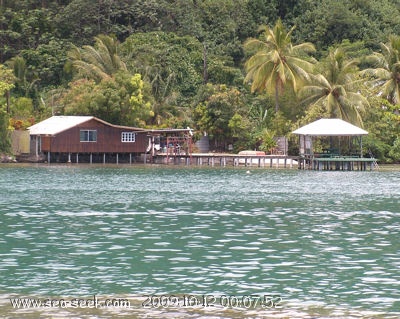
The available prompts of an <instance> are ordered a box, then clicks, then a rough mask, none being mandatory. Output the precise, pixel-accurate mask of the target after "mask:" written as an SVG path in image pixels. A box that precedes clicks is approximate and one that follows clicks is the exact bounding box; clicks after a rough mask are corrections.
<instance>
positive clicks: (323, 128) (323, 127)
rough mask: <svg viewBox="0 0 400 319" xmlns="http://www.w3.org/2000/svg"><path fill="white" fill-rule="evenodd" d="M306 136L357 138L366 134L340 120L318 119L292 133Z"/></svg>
mask: <svg viewBox="0 0 400 319" xmlns="http://www.w3.org/2000/svg"><path fill="white" fill-rule="evenodd" d="M292 133H293V134H298V135H308V136H359V135H367V134H368V132H367V131H365V130H363V129H361V128H359V127H358V126H355V125H353V124H350V123H348V122H346V121H343V120H341V119H320V120H317V121H315V122H312V123H310V124H308V125H305V126H302V127H300V128H298V129H297V130H295V131H293V132H292Z"/></svg>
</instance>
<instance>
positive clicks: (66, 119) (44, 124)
mask: <svg viewBox="0 0 400 319" xmlns="http://www.w3.org/2000/svg"><path fill="white" fill-rule="evenodd" d="M90 120H95V121H97V122H100V123H103V124H104V125H107V126H112V127H116V128H123V129H126V130H132V131H138V132H143V131H144V130H143V129H141V128H136V127H130V126H121V125H114V124H111V123H108V122H106V121H103V120H101V119H99V118H97V117H94V116H52V117H50V118H48V119H46V120H44V121H41V122H39V123H37V124H34V125H32V126H30V127H28V130H29V134H30V135H43V136H54V135H57V134H59V133H61V132H64V131H66V130H68V129H70V128H72V127H75V126H77V125H80V124H83V123H85V122H88V121H90Z"/></svg>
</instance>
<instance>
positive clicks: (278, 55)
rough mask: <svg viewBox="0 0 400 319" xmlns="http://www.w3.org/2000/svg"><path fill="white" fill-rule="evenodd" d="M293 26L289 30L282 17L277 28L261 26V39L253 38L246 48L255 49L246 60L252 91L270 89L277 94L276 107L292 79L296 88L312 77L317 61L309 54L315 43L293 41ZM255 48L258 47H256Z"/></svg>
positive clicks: (276, 107) (246, 79) (247, 77)
mask: <svg viewBox="0 0 400 319" xmlns="http://www.w3.org/2000/svg"><path fill="white" fill-rule="evenodd" d="M293 30H294V27H292V28H291V29H290V30H289V32H286V29H285V27H284V26H283V24H282V21H281V20H280V19H279V20H278V21H277V22H276V24H275V26H274V28H273V29H271V28H268V27H261V28H260V31H262V32H263V33H262V34H261V39H249V40H247V41H246V43H245V48H246V49H250V50H255V53H254V55H252V56H251V57H250V58H249V59H248V60H247V61H246V64H245V67H246V71H247V75H246V77H245V81H246V82H251V91H252V92H254V91H257V92H263V91H266V92H268V93H270V94H274V96H275V111H278V110H279V94H280V93H281V92H282V91H283V89H284V87H285V85H286V84H287V83H289V84H290V85H291V87H292V88H293V89H294V91H295V92H296V91H297V90H298V89H299V87H301V85H302V83H303V80H305V79H308V77H309V72H310V71H311V70H312V66H313V64H312V63H311V62H309V61H306V60H305V59H304V58H305V56H306V55H305V54H308V53H311V52H314V51H315V48H314V45H312V44H311V43H302V44H299V45H292V42H291V38H290V37H291V34H292V32H293ZM253 52H254V51H253Z"/></svg>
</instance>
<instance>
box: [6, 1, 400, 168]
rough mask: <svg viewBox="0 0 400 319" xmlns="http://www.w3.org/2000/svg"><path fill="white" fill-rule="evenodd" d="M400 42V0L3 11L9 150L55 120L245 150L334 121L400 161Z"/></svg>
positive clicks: (22, 5) (35, 5)
mask: <svg viewBox="0 0 400 319" xmlns="http://www.w3.org/2000/svg"><path fill="white" fill-rule="evenodd" d="M399 35H400V7H399V5H398V2H397V1H394V0H382V1H379V2H376V1H374V0H362V1H360V0H343V1H340V2H338V1H336V0H322V1H320V0H319V1H316V0H296V1H294V0H290V1H279V0H143V1H130V0H129V1H128V0H118V1H117V0H99V1H91V0H41V1H37V0H0V43H1V45H0V65H1V68H0V109H1V110H0V111H1V114H3V115H2V116H1V117H0V122H1V123H0V130H1V131H2V132H0V135H1V140H2V142H1V144H0V151H6V150H7V148H8V147H9V143H8V142H7V141H6V139H7V138H6V137H7V136H8V134H7V130H8V128H9V126H10V125H11V126H13V127H14V128H21V127H26V126H27V125H29V123H31V122H32V118H35V119H36V120H37V121H38V120H41V119H43V118H46V117H48V116H50V115H52V114H82V115H83V114H85V115H86V114H90V115H95V116H98V117H100V118H102V119H103V120H106V121H109V122H111V123H115V124H123V125H136V126H149V127H186V126H190V127H192V128H195V129H196V131H197V132H198V133H199V134H198V135H201V133H202V132H207V133H208V135H209V136H210V137H211V138H212V140H213V143H212V144H211V145H212V146H213V147H215V148H216V149H219V150H226V149H227V147H228V145H230V144H232V145H233V146H234V150H235V151H238V150H242V149H247V148H251V149H255V148H258V149H262V150H267V151H268V150H269V149H270V148H271V147H273V146H274V139H273V137H274V136H279V135H288V134H289V133H290V132H291V130H293V129H294V128H296V127H297V126H298V125H300V124H306V123H308V122H310V121H311V120H315V119H317V118H320V117H323V116H325V117H326V116H328V117H341V118H343V119H345V120H348V121H350V122H352V123H355V124H359V125H364V127H365V128H366V129H367V130H368V131H369V132H370V134H369V136H368V138H367V141H366V145H367V146H368V147H369V148H370V149H371V151H372V152H373V153H374V155H376V156H379V158H380V159H381V160H385V161H387V162H392V161H399V160H400V137H399V135H400V128H399V126H400V115H399V109H400V106H399V103H400V102H399V96H400V93H399V87H400V86H399V84H400V76H399V73H400V68H399V66H398V65H399V61H398V59H399V57H400V38H399Z"/></svg>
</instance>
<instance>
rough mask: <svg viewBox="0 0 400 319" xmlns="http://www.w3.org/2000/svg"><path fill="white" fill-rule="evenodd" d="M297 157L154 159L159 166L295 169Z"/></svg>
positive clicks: (165, 156)
mask: <svg viewBox="0 0 400 319" xmlns="http://www.w3.org/2000/svg"><path fill="white" fill-rule="evenodd" d="M297 160H298V157H297V156H285V155H240V154H218V153H193V154H190V155H185V154H183V155H182V154H173V155H170V154H165V153H161V154H157V155H156V156H154V157H153V162H154V163H159V164H175V165H179V164H184V165H197V166H211V167H214V166H221V167H226V166H244V167H265V168H268V167H269V168H293V167H294V166H296V167H297Z"/></svg>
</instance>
